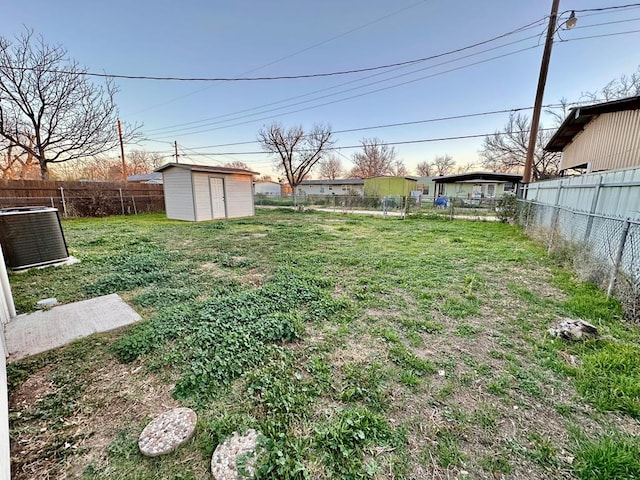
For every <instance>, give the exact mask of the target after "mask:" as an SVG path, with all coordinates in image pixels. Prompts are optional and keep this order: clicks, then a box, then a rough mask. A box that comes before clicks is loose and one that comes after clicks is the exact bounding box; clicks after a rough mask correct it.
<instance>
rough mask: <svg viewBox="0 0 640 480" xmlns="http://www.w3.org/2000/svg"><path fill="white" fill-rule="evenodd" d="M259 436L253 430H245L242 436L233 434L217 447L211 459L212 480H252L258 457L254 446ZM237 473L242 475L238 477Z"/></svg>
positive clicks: (258, 433)
mask: <svg viewBox="0 0 640 480" xmlns="http://www.w3.org/2000/svg"><path fill="white" fill-rule="evenodd" d="M260 435H261V434H260V432H257V431H255V430H253V429H251V430H247V433H245V434H244V435H240V434H239V433H238V432H233V435H231V437H229V438H227V439H226V440H225V441H224V442H223V443H221V444H220V445H218V446H217V447H216V449H215V451H214V452H213V456H212V457H211V473H212V474H213V478H215V479H216V480H236V479H238V478H253V474H254V465H255V463H256V459H257V457H258V455H257V453H256V444H257V442H258V437H259V436H260ZM238 460H240V461H238ZM238 470H240V472H239V471H238ZM239 473H241V474H243V475H238V474H239Z"/></svg>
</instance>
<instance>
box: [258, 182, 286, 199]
mask: <svg viewBox="0 0 640 480" xmlns="http://www.w3.org/2000/svg"><path fill="white" fill-rule="evenodd" d="M281 191H282V187H281V186H280V184H279V183H278V182H271V181H264V182H255V183H254V184H253V193H254V195H264V196H265V197H280V196H281Z"/></svg>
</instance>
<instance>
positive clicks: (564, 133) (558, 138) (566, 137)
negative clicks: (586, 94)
mask: <svg viewBox="0 0 640 480" xmlns="http://www.w3.org/2000/svg"><path fill="white" fill-rule="evenodd" d="M638 109H640V96H638V97H629V98H623V99H621V100H613V101H611V102H603V103H596V104H594V105H588V106H585V107H576V108H572V109H571V110H570V111H569V115H567V118H565V119H564V121H563V122H562V124H561V125H560V127H559V128H558V130H557V131H556V133H554V134H553V137H551V140H549V142H548V143H547V145H546V146H545V147H544V149H545V150H546V151H548V152H562V151H563V150H564V149H565V147H566V146H567V145H569V144H570V143H571V142H572V141H573V138H574V137H575V136H576V135H577V134H578V133H580V132H581V131H582V130H584V129H585V127H586V125H587V124H588V123H589V122H590V121H591V120H593V119H594V118H596V117H597V116H598V115H602V114H603V113H613V112H624V111H626V110H638Z"/></svg>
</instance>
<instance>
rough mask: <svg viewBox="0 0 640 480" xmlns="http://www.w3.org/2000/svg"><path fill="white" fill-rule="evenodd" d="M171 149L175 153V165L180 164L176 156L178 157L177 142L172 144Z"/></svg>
mask: <svg viewBox="0 0 640 480" xmlns="http://www.w3.org/2000/svg"><path fill="white" fill-rule="evenodd" d="M173 148H174V149H175V152H176V153H175V155H176V163H180V162H179V161H178V156H179V155H178V142H177V141H175V142H173Z"/></svg>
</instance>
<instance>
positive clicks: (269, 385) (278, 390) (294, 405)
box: [244, 357, 319, 425]
mask: <svg viewBox="0 0 640 480" xmlns="http://www.w3.org/2000/svg"><path fill="white" fill-rule="evenodd" d="M244 387H245V390H246V395H247V397H248V398H249V399H250V400H251V403H252V404H253V405H254V406H255V407H256V408H257V410H258V411H259V412H260V413H261V415H262V416H269V417H271V419H277V421H278V422H280V423H281V424H284V425H286V424H288V423H289V422H292V421H294V420H295V419H300V418H304V417H306V416H307V415H308V413H309V407H310V405H311V403H312V401H313V399H314V398H315V397H316V396H318V394H319V390H318V387H317V386H316V383H315V382H314V381H313V378H311V377H308V376H305V375H303V371H301V370H298V369H297V368H295V366H294V364H293V359H292V358H285V357H283V358H280V359H278V360H276V361H274V362H271V363H269V364H267V365H266V366H263V367H259V368H256V369H254V370H252V371H250V372H249V373H247V374H246V375H245V383H244Z"/></svg>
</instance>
